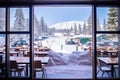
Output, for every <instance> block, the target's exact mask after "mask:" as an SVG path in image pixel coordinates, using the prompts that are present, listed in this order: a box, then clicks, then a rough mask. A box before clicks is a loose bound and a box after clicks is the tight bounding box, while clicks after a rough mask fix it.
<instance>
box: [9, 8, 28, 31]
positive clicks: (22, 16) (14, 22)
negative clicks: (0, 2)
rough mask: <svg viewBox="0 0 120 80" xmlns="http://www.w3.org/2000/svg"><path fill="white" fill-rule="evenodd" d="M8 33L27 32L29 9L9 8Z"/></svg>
mask: <svg viewBox="0 0 120 80" xmlns="http://www.w3.org/2000/svg"><path fill="white" fill-rule="evenodd" d="M10 31H29V8H10Z"/></svg>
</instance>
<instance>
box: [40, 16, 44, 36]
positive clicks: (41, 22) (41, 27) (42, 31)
mask: <svg viewBox="0 0 120 80" xmlns="http://www.w3.org/2000/svg"><path fill="white" fill-rule="evenodd" d="M40 29H41V35H42V34H45V21H44V18H43V16H42V17H41V19H40Z"/></svg>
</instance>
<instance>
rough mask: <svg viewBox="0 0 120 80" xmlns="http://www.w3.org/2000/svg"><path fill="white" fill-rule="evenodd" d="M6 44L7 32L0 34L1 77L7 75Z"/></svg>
mask: <svg viewBox="0 0 120 80" xmlns="http://www.w3.org/2000/svg"><path fill="white" fill-rule="evenodd" d="M5 49H6V46H5V34H0V77H1V76H5V74H6V73H5V70H6V65H5V63H6V61H5V60H6V59H5V56H6V52H5Z"/></svg>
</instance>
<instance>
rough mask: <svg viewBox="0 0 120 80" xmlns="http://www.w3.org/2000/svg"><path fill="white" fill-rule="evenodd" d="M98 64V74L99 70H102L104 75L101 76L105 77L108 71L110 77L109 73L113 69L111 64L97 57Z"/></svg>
mask: <svg viewBox="0 0 120 80" xmlns="http://www.w3.org/2000/svg"><path fill="white" fill-rule="evenodd" d="M97 66H98V69H99V70H98V71H97V75H98V74H99V72H100V71H101V72H102V75H101V77H103V75H104V73H107V74H108V76H109V77H110V74H109V73H112V71H113V70H112V69H111V66H109V65H105V64H103V63H102V61H100V60H99V59H97Z"/></svg>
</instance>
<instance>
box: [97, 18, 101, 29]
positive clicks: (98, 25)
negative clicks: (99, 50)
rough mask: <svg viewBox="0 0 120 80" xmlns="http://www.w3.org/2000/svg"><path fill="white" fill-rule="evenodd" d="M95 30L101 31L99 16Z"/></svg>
mask: <svg viewBox="0 0 120 80" xmlns="http://www.w3.org/2000/svg"><path fill="white" fill-rule="evenodd" d="M97 30H98V31H101V27H100V22H99V18H97Z"/></svg>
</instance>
